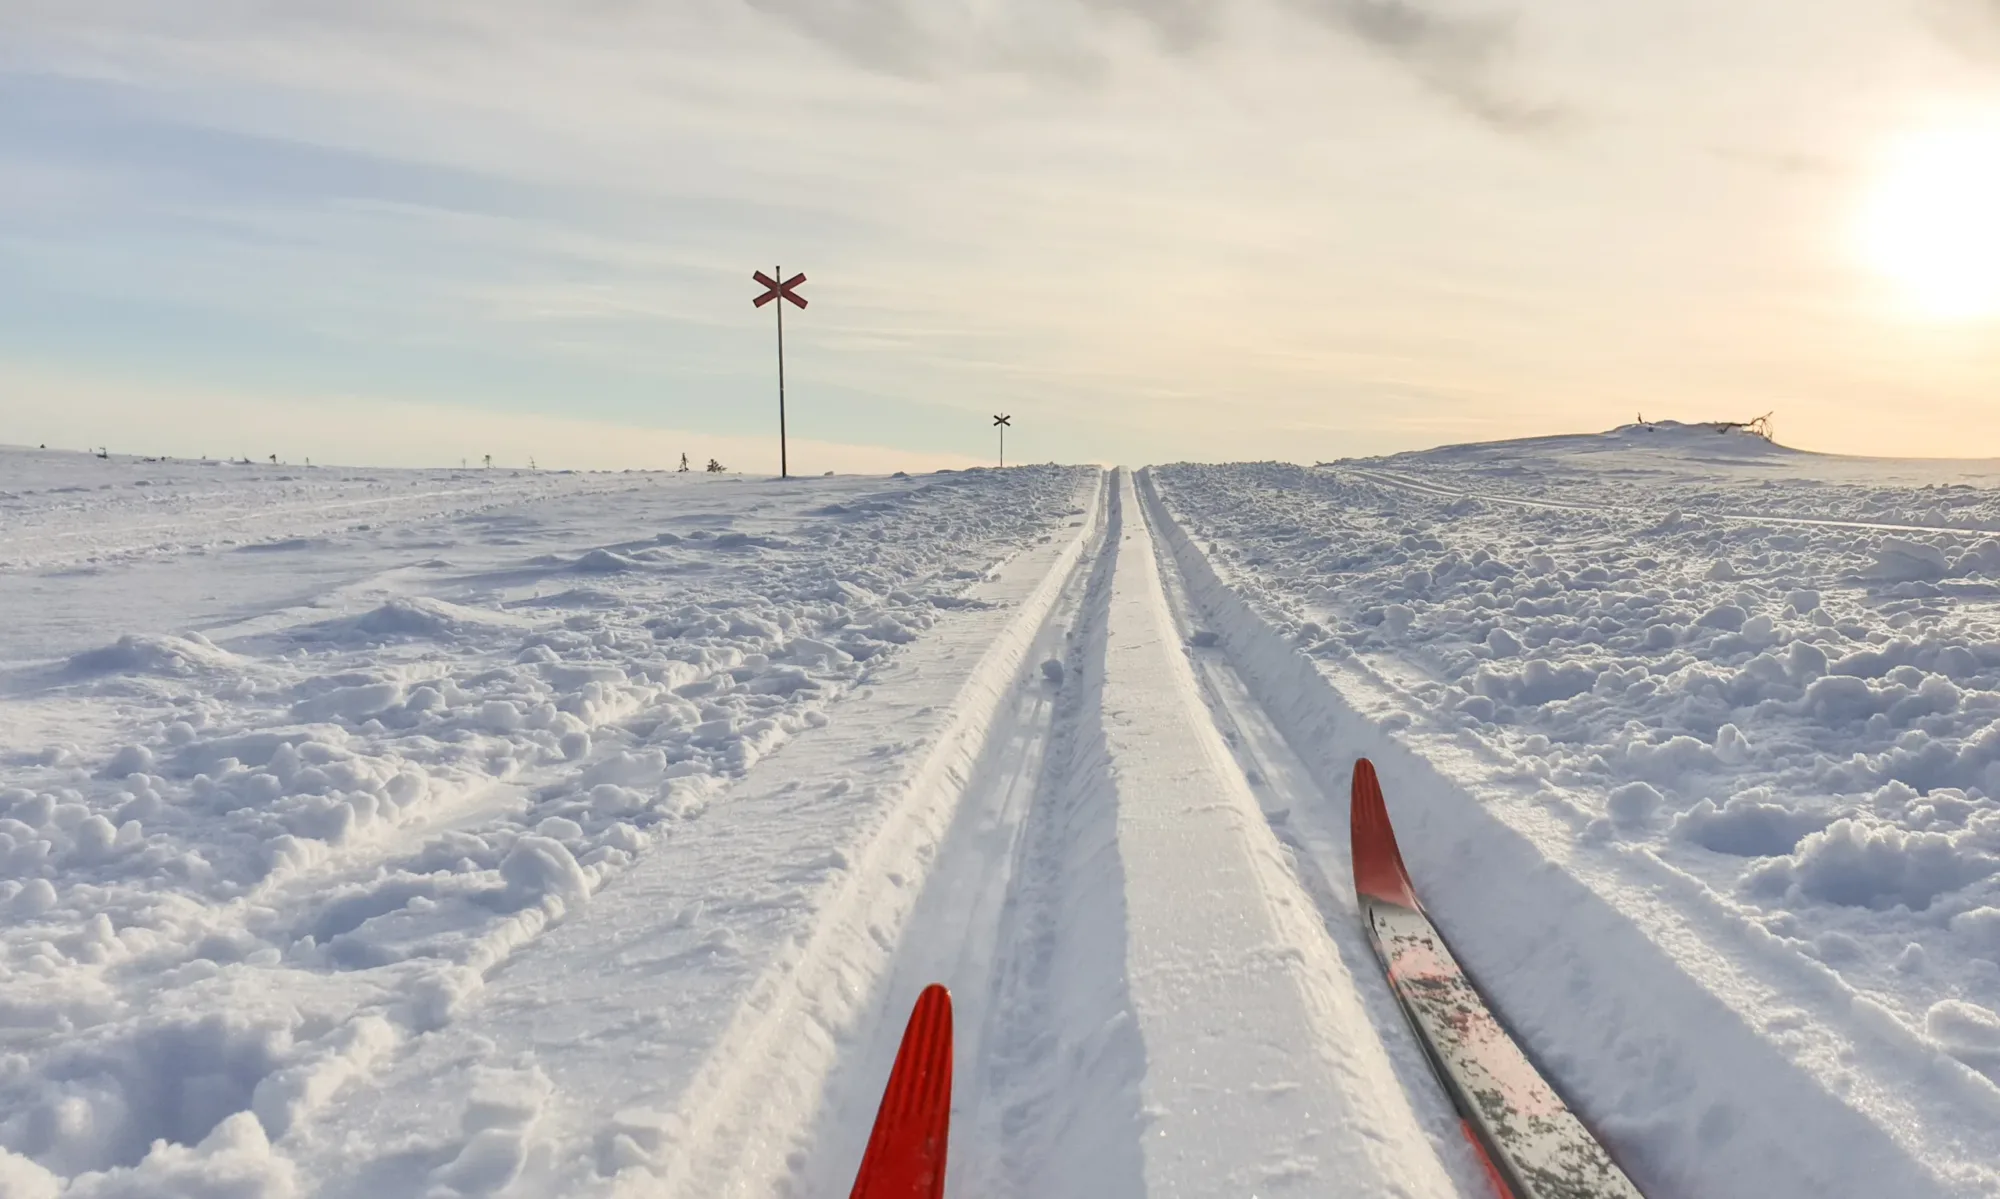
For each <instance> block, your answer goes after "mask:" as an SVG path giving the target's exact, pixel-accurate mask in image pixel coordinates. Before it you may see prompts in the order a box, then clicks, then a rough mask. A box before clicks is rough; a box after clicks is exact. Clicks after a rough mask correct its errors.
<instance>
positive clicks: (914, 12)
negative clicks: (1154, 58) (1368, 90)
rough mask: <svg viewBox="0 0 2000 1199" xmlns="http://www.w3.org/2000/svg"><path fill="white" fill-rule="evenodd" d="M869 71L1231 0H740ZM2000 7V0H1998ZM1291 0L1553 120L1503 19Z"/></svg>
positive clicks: (1207, 9)
mask: <svg viewBox="0 0 2000 1199" xmlns="http://www.w3.org/2000/svg"><path fill="white" fill-rule="evenodd" d="M743 2H744V3H746V4H747V5H748V6H749V7H750V8H751V9H753V10H755V11H757V12H759V13H762V14H764V15H766V16H769V17H773V18H777V19H779V20H783V21H785V22H786V23H788V24H790V25H792V26H793V27H794V28H796V29H797V30H799V31H800V32H801V33H804V34H805V35H807V36H808V37H810V38H812V39H813V40H815V41H817V42H819V43H821V44H823V45H825V46H826V47H828V48H830V49H832V50H833V51H835V52H836V53H838V54H840V55H841V56H842V57H844V58H846V59H847V60H848V61H850V62H852V63H854V64H856V65H858V66H861V67H864V68H866V69H869V70H874V71H881V72H885V73H888V74H894V75H900V76H905V77H910V78H925V77H931V76H934V75H937V74H940V73H942V72H944V71H947V70H955V69H967V68H969V69H973V70H994V71H1016V72H1020V73H1025V74H1033V75H1048V76H1059V77H1064V78H1071V79H1076V78H1089V79H1092V80H1096V79H1099V78H1101V77H1102V74H1103V55H1102V52H1101V51H1100V50H1099V49H1098V48H1097V47H1096V46H1094V45H1092V44H1090V40H1091V39H1092V37H1093V35H1095V34H1101V28H1099V29H1092V28H1091V27H1090V23H1088V22H1080V21H1078V20H1077V18H1078V17H1079V16H1083V17H1096V18H1099V19H1100V20H1099V21H1098V22H1096V23H1097V24H1098V25H1100V26H1101V19H1102V18H1104V17H1106V16H1111V17H1120V18H1127V19H1131V20H1136V21H1137V22H1138V23H1139V24H1141V25H1143V26H1144V27H1146V28H1147V29H1148V30H1149V31H1150V32H1151V33H1152V35H1153V37H1154V39H1155V40H1156V41H1157V42H1158V44H1159V46H1160V47H1161V49H1163V50H1164V51H1166V52H1167V53H1169V54H1173V55H1177V56H1190V55H1194V54H1197V53H1199V52H1201V51H1203V50H1206V49H1207V48H1209V47H1211V46H1213V45H1214V44H1215V43H1217V42H1218V41H1219V40H1221V38H1222V36H1223V32H1224V26H1223V20H1224V14H1225V11H1226V9H1225V6H1224V4H1223V3H1222V0H1042V2H1040V3H1029V4H1025V5H1017V6H1014V7H1012V8H1010V10H1009V15H1008V17H1007V18H1005V21H1006V23H1004V24H1003V23H1000V22H999V21H998V20H996V19H994V18H991V17H989V16H986V15H984V14H981V15H975V14H973V13H972V12H970V11H968V10H967V9H965V8H962V7H955V6H951V5H947V4H942V3H929V4H925V5H922V6H919V5H917V4H915V3H914V2H913V0H743ZM1993 2H1994V3H1996V4H2000V0H1993ZM1287 6H1288V7H1289V8H1290V9H1291V10H1293V11H1295V12H1297V13H1299V14H1301V15H1303V16H1305V17H1306V18H1308V19H1310V20H1312V21H1313V22H1315V23H1317V24H1319V25H1322V26H1325V27H1326V28H1328V29H1331V30H1333V31H1334V32H1336V33H1339V34H1341V35H1343V36H1345V37H1346V38H1348V39H1349V40H1350V41H1352V42H1355V43H1357V44H1359V45H1360V46H1361V47H1363V48H1364V49H1366V50H1369V51H1371V52H1374V53H1377V54H1379V55H1381V56H1383V57H1385V58H1387V59H1388V60H1390V61H1391V62H1392V63H1394V64H1395V65H1396V66H1398V67H1400V68H1401V69H1403V70H1405V71H1407V72H1409V73H1411V74H1412V75H1414V76H1415V77H1416V78H1417V79H1418V80H1420V81H1421V82H1422V83H1423V84H1425V85H1426V86H1427V87H1428V88H1430V89H1431V90H1432V91H1434V92H1435V93H1437V94H1438V95H1440V96H1442V97H1443V98H1445V99H1446V100H1448V101H1450V102H1451V103H1452V104H1453V105H1454V106H1455V107H1457V108H1458V109H1459V110H1460V111H1462V112H1464V113H1465V114H1467V115H1469V116H1471V117H1473V118H1474V119H1476V120H1478V121H1480V122H1481V123H1483V124H1486V125H1488V126H1491V127H1493V128H1496V129H1501V130H1505V131H1508V132H1527V131H1536V130H1541V129H1545V128H1547V127H1549V126H1550V125H1552V124H1554V123H1556V122H1557V121H1558V120H1559V119H1560V116H1561V113H1560V110H1559V109H1557V108H1556V107H1555V106H1553V105H1549V104H1546V103H1540V102H1535V101H1530V100H1525V99H1522V98H1520V97H1517V96H1513V95H1510V94H1509V93H1508V92H1507V91H1506V89H1504V88H1503V87H1502V86H1501V85H1500V84H1499V83H1498V81H1497V80H1496V79H1495V78H1494V75H1495V67H1496V65H1497V63H1498V61H1499V60H1500V59H1501V58H1502V56H1503V55H1504V54H1505V52H1506V50H1507V48H1508V45H1509V43H1510V41H1511V38H1512V34H1513V22H1512V20H1511V19H1510V18H1508V17H1504V16H1494V15H1482V16H1455V15H1451V14H1447V13H1443V12H1439V11H1436V10H1433V9H1431V8H1428V7H1425V6H1423V5H1420V4H1418V3H1415V2H1413V0H1287Z"/></svg>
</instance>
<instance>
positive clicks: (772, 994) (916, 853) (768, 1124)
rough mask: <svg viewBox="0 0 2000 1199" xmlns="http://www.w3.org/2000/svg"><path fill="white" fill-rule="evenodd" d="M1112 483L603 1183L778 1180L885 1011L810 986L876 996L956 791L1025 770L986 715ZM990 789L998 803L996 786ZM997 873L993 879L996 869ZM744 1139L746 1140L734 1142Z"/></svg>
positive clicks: (713, 1186)
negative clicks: (828, 1004)
mask: <svg viewBox="0 0 2000 1199" xmlns="http://www.w3.org/2000/svg"><path fill="white" fill-rule="evenodd" d="M1112 485H1113V483H1112V479H1111V476H1110V475H1109V474H1105V475H1101V476H1100V478H1099V481H1098V487H1097V490H1096V491H1095V492H1094V494H1093V497H1092V500H1091V502H1090V504H1089V508H1088V511H1087V514H1086V515H1085V517H1084V519H1083V521H1082V522H1081V527H1080V529H1079V531H1078V533H1077V534H1076V536H1075V537H1074V539H1073V540H1072V541H1071V542H1070V543H1069V544H1068V546H1067V547H1066V548H1065V549H1064V550H1063V551H1062V552H1061V553H1060V554H1059V555H1058V556H1057V557H1056V560H1055V562H1054V563H1053V564H1052V565H1051V567H1050V568H1049V570H1048V572H1047V574H1046V575H1045V577H1044V578H1043V580H1042V582H1041V584H1040V585H1039V586H1038V587H1037V588H1036V589H1035V590H1034V592H1033V593H1032V594H1031V595H1030V596H1029V597H1028V598H1027V599H1026V600H1025V601H1024V602H1023V603H1022V604H1021V606H1020V610H1019V612H1018V614H1017V615H1016V616H1015V617H1014V619H1013V620H1012V621H1010V622H1009V623H1008V624H1007V626H1006V627H1005V628H1004V629H1003V630H1002V631H1001V632H1000V634H999V635H998V636H997V637H996V638H995V639H994V641H993V642H992V643H991V644H990V645H988V646H987V647H986V648H985V649H984V651H983V653H982V654H981V657H980V660H979V663H978V665H977V666H976V667H975V668H974V669H973V671H972V673H971V675H970V676H969V677H968V678H967V679H966V681H965V683H964V684H963V686H962V687H961V688H960V689H959V692H958V695H957V697H956V699H955V700H954V702H953V703H952V705H951V715H950V720H949V723H948V726H947V728H946V730H945V731H944V732H943V733H942V734H941V735H940V736H939V737H938V739H937V743H936V745H935V747H934V748H933V749H931V750H930V751H929V752H928V753H927V754H925V755H924V760H923V762H922V764H921V765H920V766H918V767H917V768H916V769H915V770H913V771H912V772H911V774H910V777H909V780H908V782H907V783H906V784H905V786H904V788H903V793H904V795H903V798H902V799H901V800H900V801H899V802H898V803H897V804H896V805H895V806H894V808H893V809H892V810H891V811H890V812H889V813H888V815H887V818H886V819H885V820H884V822H883V823H882V825H881V826H880V827H879V828H878V830H877V831H876V832H875V834H874V835H873V836H872V837H870V838H869V839H868V841H867V842H866V844H865V845H863V846H862V847H861V848H860V852H859V854H858V855H857V856H856V857H855V858H854V860H853V861H852V862H851V863H850V864H849V867H848V869H847V870H846V871H845V875H844V882H843V884H842V885H841V886H840V888H839V891H838V893H837V894H835V895H834V896H832V897H831V898H830V902H828V903H827V904H825V905H824V906H823V907H822V909H821V911H820V913H819V915H818V917H817V918H816V919H815V921H814V926H813V928H812V930H811V931H810V932H809V933H808V934H807V935H806V938H805V943H804V944H803V945H802V946H801V947H800V952H799V955H798V957H797V958H796V959H795V960H792V961H781V962H779V963H776V964H774V966H773V967H772V969H770V970H768V971H767V972H766V974H765V976H764V977H763V978H762V979H761V980H760V981H759V982H758V984H757V985H756V986H755V987H754V988H753V990H752V993H751V994H750V996H749V997H748V998H747V999H746V1001H745V1002H744V1004H743V1006H742V1007H741V1008H740V1009H739V1012H738V1016H737V1018H736V1019H735V1020H734V1021H733V1022H732V1024H731V1027H730V1029H729V1030H728V1032H727V1033H725V1035H724V1037H723V1038H722V1040H721V1041H720V1042H719V1043H717V1044H716V1045H715V1047H714V1048H713V1050H712V1051H711V1053H710V1055H709V1058H708V1065H707V1066H706V1067H704V1069H703V1070H702V1071H701V1074H700V1075H699V1076H698V1077H697V1078H695V1079H694V1080H693V1081H692V1082H691V1083H690V1084H689V1086H688V1087H687V1089H686V1092H685V1093H684V1095H683V1097H682V1099H681V1102H680V1103H679V1105H678V1113H679V1122H678V1123H679V1129H680V1130H681V1135H680V1136H678V1137H677V1138H676V1139H675V1142H674V1144H673V1146H671V1147H670V1149H669V1151H668V1153H667V1154H666V1155H665V1158H664V1160H663V1161H661V1162H660V1163H659V1168H658V1169H657V1170H647V1171H628V1172H626V1173H625V1174H623V1175H621V1176H620V1178H619V1181H620V1183H626V1182H628V1180H629V1182H630V1184H631V1185H621V1186H619V1187H618V1188H617V1189H616V1190H617V1193H620V1194H639V1193H644V1194H649V1195H651V1194H666V1195H686V1196H688V1197H689V1199H693V1197H694V1196H702V1197H704V1199H706V1197H707V1196H712V1195H718V1194H731V1195H735V1194H765V1193H770V1192H772V1191H774V1190H776V1191H782V1190H788V1189H790V1180H791V1179H793V1178H795V1177H796V1175H797V1173H798V1171H799V1168H800V1164H801V1156H800V1155H801V1151H802V1149H803V1147H804V1146H807V1145H809V1144H810V1143H811V1142H812V1141H813V1140H814V1139H815V1138H814V1132H815V1128H814V1126H815V1125H816V1124H818V1123H819V1117H820V1113H821V1112H822V1111H823V1110H825V1097H826V1090H827V1087H828V1084H829V1080H830V1079H832V1078H833V1077H835V1075H836V1073H837V1071H838V1070H839V1068H840V1067H841V1065H842V1064H843V1058H844V1057H845V1056H846V1055H845V1054H843V1049H844V1048H845V1047H846V1046H847V1045H849V1044H851V1043H853V1042H854V1041H855V1040H856V1039H858V1038H859V1039H863V1040H862V1042H861V1043H863V1044H866V1043H869V1042H870V1041H874V1042H877V1043H879V1041H880V1039H881V1038H880V1035H879V1033H878V1032H877V1030H875V1029H869V1028H867V1027H866V1025H867V1024H868V1023H869V1021H870V1019H871V1018H872V1019H873V1020H874V1021H875V1022H877V1023H878V1024H879V1023H880V1022H881V1021H882V1020H883V1019H885V1016H884V1003H882V1002H875V1003H863V1004H860V1005H858V1006H859V1008H860V1010H861V1012H863V1013H864V1015H863V1016H861V1017H860V1018H859V1019H858V1020H857V1021H856V1023H859V1024H861V1025H862V1026H863V1027H862V1028H860V1029H857V1028H854V1027H851V1026H850V1027H840V1026H838V1025H831V1026H830V1025H829V1023H828V1022H827V1018H826V1016H825V1015H824V1014H822V1013H820V1012H819V1011H817V1010H816V1007H817V1005H816V1004H815V1003H814V996H815V994H816V993H817V992H820V991H823V990H826V989H829V988H837V989H839V990H841V991H843V992H845V993H847V994H848V995H850V996H851V995H855V994H864V995H875V996H885V995H886V993H887V992H889V991H890V990H891V989H892V988H893V987H894V986H895V985H896V983H897V982H898V981H899V980H898V975H897V973H896V969H897V966H898V959H899V957H900V953H899V948H900V947H901V946H902V945H903V943H904V942H905V940H906V937H907V934H908V931H909V929H910V926H911V920H912V918H913V916H914V915H915V913H916V911H917V908H918V905H919V904H920V903H921V898H920V897H921V895H922V893H923V891H924V890H925V889H926V887H925V884H927V883H928V882H929V881H931V880H932V879H935V878H937V877H938V873H937V867H938V865H939V863H940V861H941V860H942V859H943V857H944V850H945V847H946V845H947V843H948V841H949V838H950V836H951V830H952V827H953V826H954V825H955V824H956V823H957V821H958V817H959V815H960V813H961V812H962V811H963V809H964V807H965V805H966V802H967V797H968V796H969V795H976V794H977V793H978V791H979V788H980V787H981V784H982V783H983V782H986V781H988V780H999V781H1001V782H1002V783H1003V792H1004V791H1007V790H1011V789H1010V788H1006V787H1005V786H1004V783H1005V782H1006V781H1007V780H1009V779H1011V778H1012V777H1013V776H1017V775H1019V774H1021V773H1023V772H1029V768H1028V766H1027V762H1028V759H1029V758H1030V757H1032V756H1033V754H1032V753H1023V754H1015V753H1009V752H1007V751H1006V750H1005V749H1004V748H1003V749H1002V750H1001V751H999V752H998V753H997V754H996V753H995V752H994V751H993V747H992V743H991V742H992V734H993V731H994V729H995V728H996V727H1006V726H1008V725H1010V724H1011V722H1008V721H1005V719H1004V717H1002V718H1001V722H1000V724H999V725H996V717H1000V716H1001V714H1002V713H1004V712H1006V710H1007V703H1008V700H1009V698H1010V697H1013V698H1015V699H1016V700H1017V701H1018V700H1019V699H1020V698H1021V697H1020V690H1021V688H1022V686H1023V684H1024V683H1026V684H1027V685H1028V686H1030V687H1032V686H1033V682H1032V680H1033V678H1034V677H1035V673H1036V670H1037V667H1036V661H1037V659H1036V658H1035V655H1034V650H1035V649H1036V647H1038V646H1043V645H1046V644H1047V643H1048V642H1049V639H1050V631H1051V629H1052V628H1054V627H1056V625H1057V624H1058V622H1059V621H1060V620H1061V619H1062V613H1063V611H1064V607H1063V604H1064V600H1065V598H1066V597H1073V596H1074V588H1073V584H1074V580H1075V577H1076V576H1077V575H1078V574H1080V573H1083V571H1084V569H1085V564H1086V562H1087V561H1088V560H1089V557H1090V555H1088V553H1087V550H1088V547H1089V546H1090V544H1091V543H1092V541H1093V539H1095V538H1097V537H1099V536H1101V534H1102V530H1103V528H1104V525H1105V521H1106V518H1107V512H1106V497H1107V494H1108V492H1109V489H1110V487H1111V486H1112ZM1028 707H1029V708H1030V711H1029V713H1028V719H1029V721H1030V724H1029V730H1028V731H1029V733H1030V737H1031V739H1032V737H1033V729H1034V728H1035V725H1036V723H1037V722H1038V721H1039V720H1040V719H1041V718H1042V717H1044V716H1045V714H1046V712H1045V709H1043V710H1042V711H1040V712H1037V711H1036V709H1038V708H1040V707H1041V706H1040V705H1037V704H1035V703H1033V702H1032V701H1029V703H1028ZM1003 799H1005V800H1008V801H1009V802H1011V797H1009V796H1004V795H1003ZM1001 883H1002V886H1003V890H1004V883H1005V878H1004V877H1003V878H1002V879H1001ZM857 934H859V935H861V936H863V937H865V941H864V942H860V943H859V945H858V947H859V948H861V949H863V950H867V949H869V948H870V947H872V948H873V950H874V951H875V952H863V953H859V954H856V953H855V952H854V950H855V949H856V948H857V942H856V937H857ZM841 942H845V943H846V953H847V957H846V958H845V959H844V960H843V959H841V958H840V957H839V955H837V954H836V953H835V951H834V949H833V946H834V945H835V944H836V943H841ZM857 971H868V972H869V973H867V974H857ZM906 1006H907V1005H906ZM906 1015H907V1012H903V1013H901V1014H896V1013H893V1012H891V1013H889V1014H888V1015H887V1017H886V1019H887V1021H888V1023H889V1024H891V1025H892V1026H893V1025H896V1024H898V1023H899V1022H900V1021H901V1020H902V1019H903V1018H904V1017H905V1016H906ZM863 1056H864V1057H865V1054H864V1055H863ZM891 1056H892V1057H893V1051H892V1052H891ZM800 1092H809V1093H810V1098H809V1099H802V1100H799V1101H797V1102H794V1103H790V1104H787V1103H784V1102H774V1100H779V1099H780V1097H781V1096H789V1095H795V1094H798V1093H800ZM871 1103H872V1101H871ZM774 1108H775V1109H777V1110H775V1111H774V1110H773V1109H774ZM870 1115H871V1116H872V1112H871V1113H870ZM864 1133H865V1130H864ZM862 1139H863V1140H865V1135H864V1136H863V1138H862ZM833 1140H835V1141H836V1142H837V1140H838V1138H837V1137H836V1138H833ZM779 1145H783V1146H787V1147H791V1148H788V1149H787V1151H786V1152H784V1153H782V1154H779V1153H776V1152H774V1151H773V1147H774V1146H779ZM746 1146H754V1147H755V1148H756V1150H757V1151H758V1152H755V1153H754V1154H752V1153H746V1152H745V1149H746ZM822 1160H823V1161H824V1160H826V1159H824V1158H823V1159H822ZM858 1160H859V1158H858V1155H856V1156H855V1157H853V1158H852V1159H851V1160H850V1162H849V1164H848V1165H847V1169H848V1170H851V1169H852V1162H854V1161H858ZM662 1184H664V1185H662ZM836 1193H837V1192H836Z"/></svg>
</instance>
